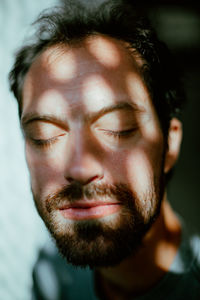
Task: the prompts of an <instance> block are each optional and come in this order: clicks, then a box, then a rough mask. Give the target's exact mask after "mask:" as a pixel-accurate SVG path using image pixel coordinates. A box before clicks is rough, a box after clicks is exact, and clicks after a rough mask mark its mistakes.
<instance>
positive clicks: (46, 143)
mask: <svg viewBox="0 0 200 300" xmlns="http://www.w3.org/2000/svg"><path fill="white" fill-rule="evenodd" d="M64 135H65V134H61V135H58V136H55V137H52V138H49V139H34V138H30V141H31V142H32V143H33V144H34V145H35V146H37V147H41V148H42V147H43V148H46V147H50V146H51V145H53V144H54V143H55V142H56V141H57V140H58V139H59V138H60V137H62V136H64Z"/></svg>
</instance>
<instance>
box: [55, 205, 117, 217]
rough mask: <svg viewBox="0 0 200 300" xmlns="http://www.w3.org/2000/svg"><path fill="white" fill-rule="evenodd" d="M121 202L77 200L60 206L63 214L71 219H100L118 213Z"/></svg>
mask: <svg viewBox="0 0 200 300" xmlns="http://www.w3.org/2000/svg"><path fill="white" fill-rule="evenodd" d="M120 208H121V204H120V203H119V202H102V201H101V202H100V201H92V200H90V201H77V202H74V203H73V204H69V205H64V206H62V207H61V208H59V211H60V213H61V215H62V216H63V217H64V218H66V219H70V220H89V219H99V218H103V217H106V216H108V215H112V214H114V213H117V212H118V211H119V209H120Z"/></svg>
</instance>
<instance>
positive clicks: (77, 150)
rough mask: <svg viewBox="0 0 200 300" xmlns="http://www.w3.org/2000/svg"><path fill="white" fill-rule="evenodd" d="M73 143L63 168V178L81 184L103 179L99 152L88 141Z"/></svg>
mask: <svg viewBox="0 0 200 300" xmlns="http://www.w3.org/2000/svg"><path fill="white" fill-rule="evenodd" d="M81 139H82V138H80V139H79V140H78V142H77V143H75V144H74V147H73V149H71V150H72V151H71V155H70V157H69V161H68V163H67V167H66V170H65V179H66V180H67V181H68V182H69V183H72V182H79V183H81V184H82V185H86V184H89V183H91V182H98V181H100V180H102V179H103V177H104V174H103V167H102V163H101V159H100V152H99V151H98V150H97V149H95V147H94V145H92V144H91V142H90V141H88V140H85V141H81Z"/></svg>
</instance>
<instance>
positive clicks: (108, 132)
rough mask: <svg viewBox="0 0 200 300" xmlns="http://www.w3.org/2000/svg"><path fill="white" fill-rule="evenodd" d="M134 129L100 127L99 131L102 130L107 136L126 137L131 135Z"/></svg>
mask: <svg viewBox="0 0 200 300" xmlns="http://www.w3.org/2000/svg"><path fill="white" fill-rule="evenodd" d="M135 130H136V129H133V128H132V129H128V130H122V131H112V130H105V129H102V130H101V131H103V132H104V133H105V134H106V135H109V136H113V137H114V138H118V139H120V138H128V137H130V136H132V134H133V133H134V131H135Z"/></svg>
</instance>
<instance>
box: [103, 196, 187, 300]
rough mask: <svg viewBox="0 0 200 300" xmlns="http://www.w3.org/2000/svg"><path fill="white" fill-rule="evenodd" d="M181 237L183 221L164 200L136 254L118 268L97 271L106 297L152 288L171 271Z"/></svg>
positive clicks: (114, 297) (142, 291) (116, 297)
mask: <svg viewBox="0 0 200 300" xmlns="http://www.w3.org/2000/svg"><path fill="white" fill-rule="evenodd" d="M180 237H181V227H180V223H179V221H178V219H177V217H176V215H175V214H174V212H173V211H172V209H171V207H170V205H169V203H168V202H167V200H166V199H164V200H163V202H162V205H161V211H160V215H159V217H158V218H157V220H156V221H155V223H154V224H153V226H152V228H151V229H150V230H149V232H148V233H147V234H146V236H145V237H144V240H143V246H142V247H141V248H140V249H139V250H138V251H137V253H135V254H134V255H133V256H130V257H129V258H127V259H125V260H124V261H122V262H121V263H120V264H119V265H117V266H115V267H110V268H102V269H99V270H98V274H99V278H100V284H101V285H102V288H103V290H104V291H105V294H106V295H107V296H108V297H107V299H127V295H131V296H134V295H135V296H136V295H141V294H143V293H145V292H146V291H148V290H149V289H150V288H151V287H153V286H154V285H155V284H156V283H157V282H158V281H159V280H160V279H161V278H162V277H163V276H164V274H165V273H166V272H167V271H168V270H169V268H170V265H171V264H172V262H173V259H174V257H175V255H176V253H177V249H178V247H179V244H180ZM115 293H116V295H115ZM120 293H121V295H122V296H121V297H120Z"/></svg>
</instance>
